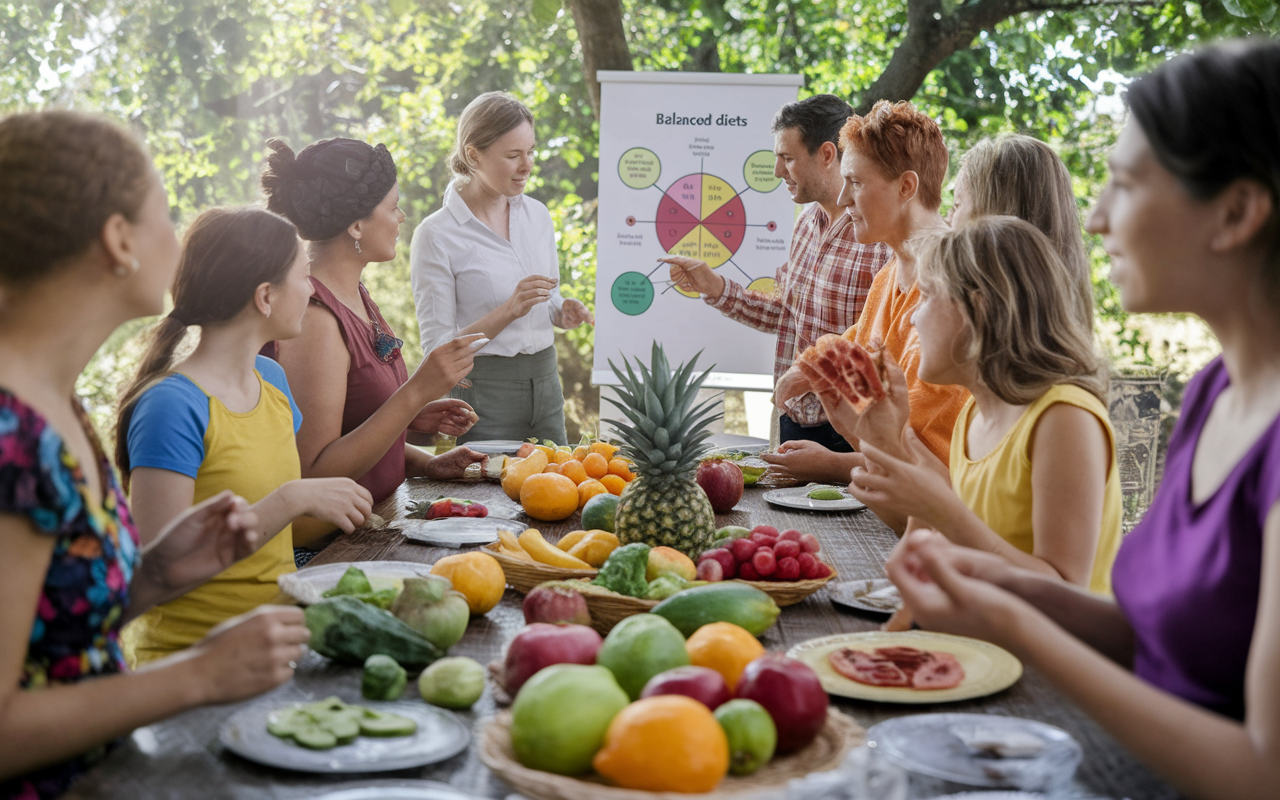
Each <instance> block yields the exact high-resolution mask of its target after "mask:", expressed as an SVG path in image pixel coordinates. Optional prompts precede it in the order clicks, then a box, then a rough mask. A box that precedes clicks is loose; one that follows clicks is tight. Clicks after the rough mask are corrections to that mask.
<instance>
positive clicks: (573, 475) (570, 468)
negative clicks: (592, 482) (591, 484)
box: [560, 459, 587, 486]
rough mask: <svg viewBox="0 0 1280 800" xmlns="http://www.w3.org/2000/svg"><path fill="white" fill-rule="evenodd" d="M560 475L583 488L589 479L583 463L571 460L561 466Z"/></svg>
mask: <svg viewBox="0 0 1280 800" xmlns="http://www.w3.org/2000/svg"><path fill="white" fill-rule="evenodd" d="M560 474H561V475H563V476H565V477H566V478H568V479H569V480H571V481H573V482H574V484H575V485H578V486H581V485H582V482H583V481H585V480H586V479H587V468H586V467H584V466H582V462H581V461H574V460H573V459H569V460H568V461H566V462H564V463H563V464H561V465H560Z"/></svg>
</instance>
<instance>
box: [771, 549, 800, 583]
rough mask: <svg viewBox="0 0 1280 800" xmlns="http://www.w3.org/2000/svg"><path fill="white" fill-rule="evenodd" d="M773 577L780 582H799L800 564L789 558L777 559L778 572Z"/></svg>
mask: <svg viewBox="0 0 1280 800" xmlns="http://www.w3.org/2000/svg"><path fill="white" fill-rule="evenodd" d="M779 544H781V542H779ZM774 577H776V578H777V579H778V580H780V581H797V580H800V562H799V561H797V560H796V559H794V558H791V557H787V558H779V559H778V572H777V574H776V575H775V576H774Z"/></svg>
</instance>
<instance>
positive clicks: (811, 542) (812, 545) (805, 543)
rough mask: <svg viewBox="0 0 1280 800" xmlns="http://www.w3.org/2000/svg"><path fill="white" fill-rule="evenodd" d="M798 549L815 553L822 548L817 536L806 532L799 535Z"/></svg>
mask: <svg viewBox="0 0 1280 800" xmlns="http://www.w3.org/2000/svg"><path fill="white" fill-rule="evenodd" d="M800 549H801V550H803V551H805V552H806V553H816V552H818V551H819V550H821V549H822V545H821V544H819V543H818V537H817V536H814V535H813V534H812V533H806V534H805V535H804V536H801V537H800Z"/></svg>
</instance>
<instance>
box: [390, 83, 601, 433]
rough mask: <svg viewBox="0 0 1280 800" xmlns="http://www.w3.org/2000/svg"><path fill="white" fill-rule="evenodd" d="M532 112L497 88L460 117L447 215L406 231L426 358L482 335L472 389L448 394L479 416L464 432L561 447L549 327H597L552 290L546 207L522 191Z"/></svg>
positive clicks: (551, 232)
mask: <svg viewBox="0 0 1280 800" xmlns="http://www.w3.org/2000/svg"><path fill="white" fill-rule="evenodd" d="M534 149H535V138H534V131H533V114H532V113H531V112H530V111H529V109H528V108H526V107H525V106H524V104H522V103H521V102H520V101H518V100H516V99H515V98H514V97H512V96H511V95H509V94H505V93H503V92H489V93H487V94H482V95H480V96H479V97H477V98H476V99H475V100H472V101H471V103H470V104H469V105H468V106H467V107H466V109H464V110H463V112H462V116H461V118H459V120H458V140H457V144H456V145H455V147H454V151H453V155H452V157H451V158H450V168H451V169H452V170H453V174H454V180H453V182H452V183H451V184H450V185H449V188H448V189H447V190H446V192H445V198H444V208H441V209H440V210H439V211H437V212H435V213H434V214H432V215H431V216H429V217H427V218H426V219H425V220H423V222H422V224H420V225H419V226H418V229H417V230H416V231H414V234H413V244H412V246H411V248H410V263H411V265H412V268H411V272H410V277H411V278H412V282H413V298H414V303H415V305H416V306H417V311H418V327H419V329H420V331H421V335H422V348H423V351H424V352H426V351H429V350H430V349H431V348H433V347H436V346H437V345H439V344H440V343H442V342H445V341H448V340H450V339H452V338H454V337H457V336H460V335H466V334H476V333H479V334H483V335H484V337H485V338H487V339H489V343H488V344H487V345H485V346H484V349H482V350H480V351H479V354H478V356H477V357H476V359H475V367H474V369H473V370H472V372H471V374H470V376H469V380H470V382H471V384H472V385H471V386H470V387H465V388H464V387H458V388H455V389H454V390H453V392H452V396H453V397H455V398H459V399H461V400H465V401H466V402H467V403H469V404H470V405H471V406H472V407H473V408H474V409H475V410H476V414H477V415H478V416H479V417H480V420H479V422H477V423H476V424H475V426H474V427H472V428H471V430H470V431H468V432H467V434H466V435H465V436H462V437H459V441H468V440H478V439H525V438H528V437H537V438H539V439H551V440H553V441H556V442H561V443H563V442H564V441H565V439H566V437H565V430H564V394H563V391H562V390H561V387H560V376H559V373H558V371H557V367H556V351H555V332H554V330H553V327H558V328H562V329H565V330H568V329H571V328H576V327H577V326H579V325H581V324H582V323H584V322H590V323H594V321H595V320H594V318H593V317H592V316H591V312H590V311H588V310H587V307H586V306H585V305H583V304H582V302H581V301H579V300H576V299H565V298H564V297H562V296H561V295H560V292H559V290H558V289H557V288H556V285H557V283H558V282H559V275H560V268H559V258H558V255H557V252H556V236H555V229H554V228H553V227H552V223H551V214H550V213H549V212H548V211H547V207H546V206H544V205H543V204H542V203H539V202H538V201H537V200H535V199H533V198H532V197H528V196H526V195H525V193H524V190H525V187H526V185H527V184H528V181H529V176H530V174H531V173H532V172H533V156H534Z"/></svg>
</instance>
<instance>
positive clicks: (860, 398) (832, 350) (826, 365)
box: [796, 333, 886, 414]
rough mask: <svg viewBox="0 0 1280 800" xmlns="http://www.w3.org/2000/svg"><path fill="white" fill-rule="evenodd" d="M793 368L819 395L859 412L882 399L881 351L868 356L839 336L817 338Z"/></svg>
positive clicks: (865, 352)
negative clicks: (829, 397)
mask: <svg viewBox="0 0 1280 800" xmlns="http://www.w3.org/2000/svg"><path fill="white" fill-rule="evenodd" d="M796 367H797V368H799V370H800V371H801V372H802V373H804V376H805V378H807V379H808V380H809V386H810V387H811V388H812V389H813V391H814V392H815V393H817V394H820V395H835V396H837V397H840V398H842V399H844V400H846V401H848V402H849V404H850V405H852V406H853V408H854V410H855V411H857V412H858V413H859V414H861V413H862V412H864V411H866V410H867V407H868V406H870V405H871V404H872V403H877V402H879V401H880V400H883V399H884V398H885V395H886V392H885V388H884V384H885V381H884V377H883V375H884V351H883V350H881V351H880V352H879V353H878V354H876V355H872V354H871V353H869V352H867V351H866V349H864V348H863V347H862V346H861V345H859V344H857V343H856V342H851V341H849V340H848V339H846V338H844V337H843V336H838V335H836V334H834V333H828V334H826V335H825V336H820V337H818V341H816V342H814V343H813V344H812V345H810V346H809V347H808V348H806V349H805V351H804V352H803V353H801V354H800V357H799V358H797V359H796Z"/></svg>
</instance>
